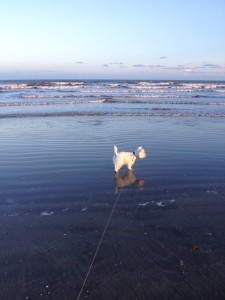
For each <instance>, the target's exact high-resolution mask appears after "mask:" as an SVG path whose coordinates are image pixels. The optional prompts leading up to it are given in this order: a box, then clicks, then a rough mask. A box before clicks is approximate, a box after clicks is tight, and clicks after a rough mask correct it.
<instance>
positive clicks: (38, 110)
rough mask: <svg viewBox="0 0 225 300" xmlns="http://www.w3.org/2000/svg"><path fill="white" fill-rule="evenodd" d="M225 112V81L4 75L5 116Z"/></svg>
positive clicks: (0, 112)
mask: <svg viewBox="0 0 225 300" xmlns="http://www.w3.org/2000/svg"><path fill="white" fill-rule="evenodd" d="M54 115H57V116H65V115H97V116H102V115H110V116H163V117H164V116H172V117H177V116H194V117H201V116H207V117H217V116H218V117H224V116H225V82H224V81H130V80H129V81H126V80H123V81H115V80H113V81H110V80H94V81H93V80H86V81H77V80H67V81H62V80H38V81H36V80H26V81H0V118H3V117H22V116H24V117H32V116H54Z"/></svg>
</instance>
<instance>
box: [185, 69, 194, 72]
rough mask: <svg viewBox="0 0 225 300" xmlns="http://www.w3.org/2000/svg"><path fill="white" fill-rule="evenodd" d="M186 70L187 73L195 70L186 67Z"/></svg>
mask: <svg viewBox="0 0 225 300" xmlns="http://www.w3.org/2000/svg"><path fill="white" fill-rule="evenodd" d="M184 72H185V73H191V72H193V70H192V69H191V68H186V69H184Z"/></svg>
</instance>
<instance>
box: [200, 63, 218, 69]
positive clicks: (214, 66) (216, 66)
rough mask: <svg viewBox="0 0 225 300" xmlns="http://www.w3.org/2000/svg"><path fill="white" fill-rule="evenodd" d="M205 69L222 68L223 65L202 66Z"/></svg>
mask: <svg viewBox="0 0 225 300" xmlns="http://www.w3.org/2000/svg"><path fill="white" fill-rule="evenodd" d="M202 67H203V68H216V69H217V68H222V67H221V65H218V64H204V65H203V66H202Z"/></svg>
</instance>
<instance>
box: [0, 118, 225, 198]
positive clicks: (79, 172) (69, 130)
mask: <svg viewBox="0 0 225 300" xmlns="http://www.w3.org/2000/svg"><path fill="white" fill-rule="evenodd" d="M224 125H225V121H224V119H220V118H219V119H216V118H213V119H208V118H204V119H196V118H182V119H173V118H170V119H169V118H168V119H165V118H153V119H151V118H147V119H146V118H144V119H141V118H136V119H130V118H124V117H123V118H120V117H117V118H114V117H113V118H110V117H101V118H99V117H98V118H97V117H76V118H73V117H63V118H59V119H57V118H49V119H48V118H38V119H13V120H12V119H8V120H4V121H3V120H2V121H1V127H0V139H1V148H0V164H1V170H2V172H1V174H0V180H1V187H2V188H1V191H0V194H1V202H2V201H8V199H11V200H13V201H16V200H17V199H20V200H23V201H31V200H33V199H40V200H41V201H46V202H47V201H48V199H58V200H60V199H61V200H62V199H65V198H73V197H74V196H76V195H77V194H80V193H81V194H84V193H86V194H90V195H92V194H93V193H98V192H99V191H104V190H109V191H113V184H114V183H113V182H114V172H113V163H112V156H113V145H117V146H118V148H119V151H134V150H135V149H136V148H137V147H138V146H140V145H142V146H143V147H144V148H145V150H146V152H147V158H146V159H143V160H137V161H136V163H135V165H134V175H135V176H136V178H137V179H143V180H145V188H150V189H153V188H157V187H165V186H174V187H176V186H177V187H179V186H181V185H182V186H195V185H204V184H224V182H225V172H224V170H225V153H224V151H223V150H224V147H225V138H224ZM125 173H126V168H125V167H124V168H123V169H122V170H121V172H120V174H121V176H124V175H125Z"/></svg>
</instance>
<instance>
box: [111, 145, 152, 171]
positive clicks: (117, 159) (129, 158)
mask: <svg viewBox="0 0 225 300" xmlns="http://www.w3.org/2000/svg"><path fill="white" fill-rule="evenodd" d="M145 157H146V153H145V150H144V149H143V148H142V146H140V147H138V148H137V150H136V151H135V152H118V148H117V147H116V146H114V156H113V163H114V170H115V172H116V173H117V172H118V171H119V170H120V169H121V168H122V166H124V165H126V166H127V168H128V170H132V166H133V164H134V163H135V160H136V158H145Z"/></svg>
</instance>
